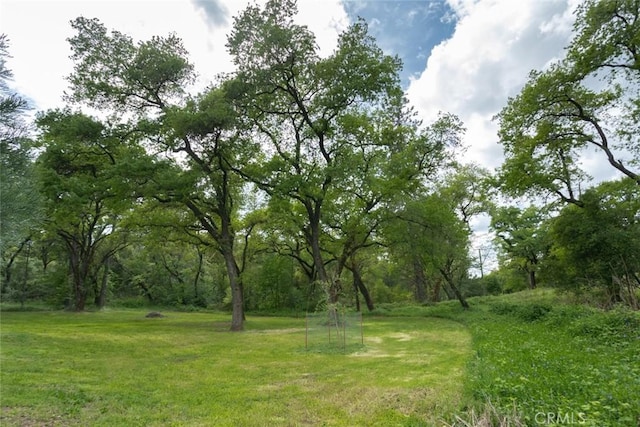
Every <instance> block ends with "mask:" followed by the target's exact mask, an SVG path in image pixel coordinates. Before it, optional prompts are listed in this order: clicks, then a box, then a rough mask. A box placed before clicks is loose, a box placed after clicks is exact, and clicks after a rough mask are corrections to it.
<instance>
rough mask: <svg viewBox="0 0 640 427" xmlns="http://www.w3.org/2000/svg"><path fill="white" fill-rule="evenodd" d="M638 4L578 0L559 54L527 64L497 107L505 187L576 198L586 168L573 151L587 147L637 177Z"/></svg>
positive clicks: (629, 0) (519, 192)
mask: <svg viewBox="0 0 640 427" xmlns="http://www.w3.org/2000/svg"><path fill="white" fill-rule="evenodd" d="M639 7H640V5H639V3H638V2H637V1H634V0H625V1H612V0H588V1H585V2H584V3H583V4H582V5H581V6H580V7H579V9H578V16H577V19H576V24H575V28H574V30H575V36H574V38H573V40H572V41H571V43H570V45H569V46H568V50H567V57H566V58H565V59H564V60H562V61H560V62H558V63H556V64H553V65H552V66H551V67H550V68H549V69H548V70H546V71H542V72H541V71H534V72H532V73H531V75H530V78H529V81H528V82H527V84H526V85H525V87H524V88H523V89H522V92H521V93H520V94H519V95H518V96H516V97H514V98H512V99H510V100H509V102H508V104H507V106H506V107H505V108H504V109H503V110H502V111H501V112H500V114H498V116H497V118H498V121H499V124H500V131H499V135H500V141H501V143H502V145H503V147H504V150H505V157H506V159H505V162H504V164H503V166H502V168H501V171H500V178H501V184H502V188H503V189H504V190H505V191H507V192H510V193H512V194H516V195H522V194H527V193H529V194H531V193H533V194H543V195H544V194H553V195H555V196H557V197H559V198H560V199H561V200H563V201H565V202H569V203H574V204H577V205H582V201H581V200H580V189H581V188H584V185H583V184H584V181H585V180H586V179H587V178H588V172H587V171H585V170H584V169H583V167H582V166H581V164H580V162H579V158H580V156H581V155H582V154H584V153H586V152H587V151H588V150H593V149H595V151H596V152H597V153H600V154H601V159H602V161H604V162H607V163H608V164H609V165H610V166H612V167H613V168H615V169H616V170H618V171H619V172H620V173H622V174H623V175H625V176H626V177H628V178H630V179H632V180H634V181H635V182H636V183H638V184H640V175H638V171H637V169H635V166H636V165H637V164H638V161H640V148H639V147H640V143H639V141H638V135H639V134H640V132H639V130H640V128H639V127H638V123H640V120H638V118H639V117H640V97H639V95H640V85H639V84H638V82H639V79H638V78H639V77H640V60H639V58H640V57H639V56H638V53H637V52H638V51H639V50H640V38H639V37H638V34H640V20H638V15H639ZM598 80H600V82H599V83H598Z"/></svg>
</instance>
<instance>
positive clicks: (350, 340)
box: [304, 308, 364, 353]
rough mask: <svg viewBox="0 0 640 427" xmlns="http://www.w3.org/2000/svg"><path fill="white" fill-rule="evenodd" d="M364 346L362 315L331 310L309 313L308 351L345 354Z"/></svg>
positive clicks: (307, 321) (306, 332)
mask: <svg viewBox="0 0 640 427" xmlns="http://www.w3.org/2000/svg"><path fill="white" fill-rule="evenodd" d="M363 345H364V329H363V325H362V313H360V312H348V311H346V310H338V309H335V308H330V309H328V310H327V311H324V312H319V313H307V316H306V322H305V340H304V346H305V349H306V350H307V351H317V352H326V351H328V352H339V351H342V352H344V353H346V352H350V351H356V350H358V349H361V348H362V346H363Z"/></svg>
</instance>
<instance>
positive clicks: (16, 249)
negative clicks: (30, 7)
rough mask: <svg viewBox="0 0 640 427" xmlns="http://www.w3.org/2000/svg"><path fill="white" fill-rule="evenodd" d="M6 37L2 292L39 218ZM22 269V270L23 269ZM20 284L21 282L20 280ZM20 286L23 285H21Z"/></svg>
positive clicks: (1, 71)
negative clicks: (8, 61)
mask: <svg viewBox="0 0 640 427" xmlns="http://www.w3.org/2000/svg"><path fill="white" fill-rule="evenodd" d="M8 57H9V40H8V38H7V36H6V35H5V34H0V224H1V225H0V255H1V256H2V266H1V269H2V277H1V280H2V286H1V291H2V293H5V292H6V291H7V290H8V287H9V286H10V285H11V282H12V277H11V276H12V272H13V270H14V266H15V262H16V260H17V258H18V257H19V256H20V255H21V254H22V253H23V251H24V250H25V249H29V250H30V249H31V245H32V243H33V242H32V241H33V238H34V234H35V233H34V232H35V230H36V229H37V227H38V225H39V222H40V219H41V213H42V211H41V209H40V207H41V200H40V196H39V193H38V190H37V186H36V185H35V178H34V173H33V156H32V155H31V152H30V147H31V141H30V140H29V126H28V125H27V123H26V121H25V115H26V113H27V111H28V109H29V105H28V103H27V101H26V99H24V98H23V97H22V96H20V94H18V93H16V92H14V91H12V90H11V88H10V87H9V82H10V81H11V79H12V78H13V73H12V72H11V70H10V69H8V68H7V65H6V58H8ZM27 270H28V268H27V269H25V270H24V271H27ZM23 285H24V283H23ZM23 287H24V286H23Z"/></svg>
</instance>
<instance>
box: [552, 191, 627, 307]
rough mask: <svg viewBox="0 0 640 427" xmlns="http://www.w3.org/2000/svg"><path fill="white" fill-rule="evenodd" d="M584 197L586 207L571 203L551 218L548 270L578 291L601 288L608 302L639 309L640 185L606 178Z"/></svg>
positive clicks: (559, 284) (564, 284) (558, 280)
mask: <svg viewBox="0 0 640 427" xmlns="http://www.w3.org/2000/svg"><path fill="white" fill-rule="evenodd" d="M583 200H584V205H583V207H582V208H577V207H575V206H567V207H565V208H564V209H563V210H562V211H561V212H560V213H559V215H558V216H557V217H556V218H554V219H553V220H552V221H551V227H550V233H551V238H552V241H553V246H552V248H551V255H552V257H551V261H550V264H549V267H548V269H547V271H546V275H547V276H548V277H550V278H551V279H555V281H556V283H557V284H558V286H561V287H569V288H573V290H575V291H580V290H581V289H584V288H599V287H601V288H603V289H605V290H606V291H607V294H608V300H609V301H608V303H609V304H611V303H617V302H621V301H625V302H626V303H627V304H628V305H630V306H632V307H635V308H638V307H639V305H638V301H637V297H636V296H635V291H636V289H638V287H640V281H639V279H638V276H637V272H638V271H640V258H639V254H640V246H639V244H640V218H639V216H638V214H639V212H640V187H638V185H636V184H635V183H633V182H632V181H630V180H622V181H613V182H606V183H603V184H601V185H599V186H597V187H595V188H593V189H590V190H588V191H586V192H585V193H584V196H583Z"/></svg>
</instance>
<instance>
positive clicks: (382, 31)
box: [342, 0, 456, 86]
mask: <svg viewBox="0 0 640 427" xmlns="http://www.w3.org/2000/svg"><path fill="white" fill-rule="evenodd" d="M342 4H343V6H344V9H345V11H346V13H347V16H348V17H349V19H350V21H352V22H353V21H355V20H356V19H358V18H363V19H364V20H366V21H367V23H368V24H369V31H370V33H371V34H372V35H373V36H374V37H376V39H377V40H378V43H379V45H380V47H382V48H383V49H384V50H385V52H387V53H391V54H394V55H398V56H400V58H401V59H402V61H403V64H404V69H403V72H402V75H401V77H402V82H403V85H404V86H408V84H409V78H410V77H411V76H413V77H417V76H418V75H419V74H420V73H421V72H422V71H423V70H424V69H425V66H426V63H427V59H428V58H429V55H430V54H431V49H433V47H434V46H436V45H438V44H439V43H440V42H442V41H443V40H446V39H448V38H450V37H451V35H452V34H453V31H454V28H455V18H456V16H455V13H454V11H453V9H451V7H450V6H449V5H448V4H447V2H446V1H445V0H437V1H428V0H421V1H420V0H418V1H416V0H406V1H392V0H377V1H358V0H343V2H342Z"/></svg>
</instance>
